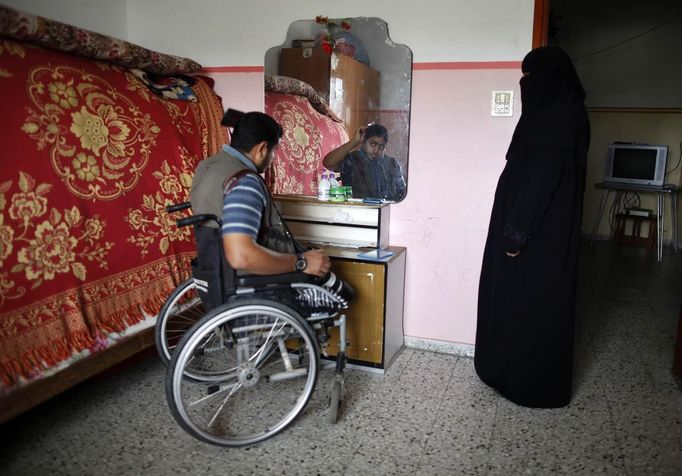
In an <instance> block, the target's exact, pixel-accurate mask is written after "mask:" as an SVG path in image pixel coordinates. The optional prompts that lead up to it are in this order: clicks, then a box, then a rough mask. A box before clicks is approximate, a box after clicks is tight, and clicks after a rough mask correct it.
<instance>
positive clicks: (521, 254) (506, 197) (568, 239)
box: [474, 46, 590, 408]
mask: <svg viewBox="0 0 682 476" xmlns="http://www.w3.org/2000/svg"><path fill="white" fill-rule="evenodd" d="M522 71H523V74H524V76H523V77H522V78H521V81H520V84H521V103H522V114H521V117H520V119H519V122H518V124H517V126H516V130H515V131H514V134H513V136H512V140H511V144H510V145H509V150H508V151H507V163H506V166H505V168H504V170H503V172H502V174H501V176H500V179H499V182H498V185H497V190H496V192H495V201H494V204H493V210H492V215H491V219H490V227H489V230H488V238H487V241H486V245H485V251H484V256H483V267H482V270H481V279H480V284H479V296H478V322H477V329H476V349H475V357H474V363H475V367H476V372H477V373H478V375H479V377H480V378H481V380H482V381H483V382H485V383H486V384H488V385H489V386H491V387H493V388H495V389H496V390H498V391H499V392H500V393H501V394H502V395H503V396H505V397H506V398H508V399H509V400H511V401H513V402H515V403H517V404H519V405H523V406H528V407H545V408H548V407H560V406H564V405H567V404H568V403H569V401H570V399H571V383H572V382H571V377H572V362H573V330H574V307H575V278H576V264H577V255H578V244H579V239H580V225H581V218H582V197H583V190H584V187H585V163H586V156H587V148H588V145H589V135H590V132H589V121H588V119H587V112H586V110H585V106H584V99H585V92H584V90H583V88H582V86H581V84H580V80H579V79H578V75H577V74H576V71H575V68H574V67H573V64H572V63H571V60H570V58H569V57H568V55H566V53H564V52H563V51H562V50H561V49H560V48H557V47H553V46H547V47H542V48H537V49H535V50H533V51H531V52H530V53H529V54H528V55H527V56H526V57H525V58H524V60H523V63H522Z"/></svg>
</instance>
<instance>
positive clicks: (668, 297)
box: [0, 243, 682, 475]
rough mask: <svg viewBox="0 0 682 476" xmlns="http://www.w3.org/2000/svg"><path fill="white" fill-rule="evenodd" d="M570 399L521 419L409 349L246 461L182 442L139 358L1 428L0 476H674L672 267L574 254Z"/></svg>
mask: <svg viewBox="0 0 682 476" xmlns="http://www.w3.org/2000/svg"><path fill="white" fill-rule="evenodd" d="M579 277H580V280H579V295H578V306H577V324H578V325H577V342H576V369H575V396H574V398H573V401H572V403H571V404H570V405H569V406H568V407H566V408H562V409H557V410H537V409H527V408H522V407H518V406H516V405H514V404H512V403H510V402H508V401H506V400H504V399H503V398H500V397H499V396H497V395H496V394H495V393H494V392H493V391H492V390H490V389H489V388H487V387H486V386H484V385H483V384H482V383H481V382H480V381H479V380H478V379H477V378H476V375H475V372H474V369H473V363H472V360H470V359H467V358H460V357H455V356H450V355H443V354H435V353H429V352H424V351H418V350H411V349H407V350H405V351H404V352H403V353H402V354H401V355H400V357H399V358H398V360H397V362H396V363H395V365H394V367H392V368H391V369H390V371H389V372H388V373H387V374H386V375H385V376H383V377H382V376H379V375H376V374H368V373H364V372H360V371H355V370H352V371H349V372H348V374H347V379H346V395H345V396H346V398H345V401H344V403H343V406H342V412H343V414H342V418H341V421H340V422H339V423H338V424H337V425H335V426H330V425H329V424H327V423H326V420H325V411H326V410H325V402H326V400H325V399H326V396H327V395H328V382H329V371H325V372H323V374H322V377H321V382H320V385H319V386H318V390H317V391H316V393H315V396H314V397H313V400H312V401H311V403H310V404H309V405H308V407H307V408H306V410H305V413H304V414H303V416H302V417H301V418H299V419H298V420H297V421H296V422H295V424H294V425H293V426H291V427H290V428H288V429H287V430H285V431H284V432H283V433H280V434H279V435H277V436H276V437H275V438H273V439H271V440H268V441H266V442H264V443H262V444H259V445H256V446H253V447H249V448H244V449H224V448H217V447H212V446H209V445H206V444H204V443H201V442H199V441H196V440H194V439H193V438H191V437H190V436H188V435H187V434H186V433H184V431H183V430H181V429H180V428H179V427H178V425H177V424H176V423H175V422H174V421H173V419H172V417H171V415H170V413H169V411H168V408H167V406H166V401H165V397H164V393H163V392H164V387H163V378H164V369H163V366H162V365H161V364H160V363H159V362H158V361H157V360H156V359H155V358H151V359H148V360H145V361H143V362H141V363H139V364H137V365H135V366H134V367H131V368H129V369H128V370H126V371H124V372H122V373H119V374H116V375H114V376H111V377H108V378H105V379H99V380H95V381H91V382H87V383H85V384H83V385H80V386H78V387H77V388H75V389H73V390H71V391H69V392H66V393H65V394H63V395H61V396H59V397H57V398H55V399H53V400H51V401H49V402H48V403H46V404H44V405H42V406H41V407H39V408H36V409H35V410H34V411H32V412H30V413H28V414H25V415H23V416H21V417H19V418H17V419H15V420H13V421H12V422H10V423H8V424H6V425H4V426H3V427H2V428H1V429H0V431H1V433H0V438H2V439H3V441H4V443H3V444H2V446H1V449H0V452H1V453H0V473H1V474H11V475H15V474H16V475H32V474H39V475H43V474H44V475H48V474H50V475H52V474H69V475H81V474H83V475H85V474H93V475H95V474H97V475H100V474H101V475H110V474H115V475H138V474H144V475H170V474H197V475H203V474H216V475H218V474H219V475H225V474H229V475H242V474H304V475H308V474H346V475H357V474H418V475H456V474H481V475H498V474H499V475H510V474H539V475H547V474H594V473H603V474H613V475H622V474H626V475H642V474H656V475H661V474H665V475H667V474H669V475H680V474H682V391H681V390H680V388H679V387H678V386H677V385H676V383H675V381H674V378H673V376H672V373H671V371H670V368H671V363H672V356H673V347H674V340H675V332H676V327H677V319H678V315H679V310H680V304H681V296H682V293H681V292H680V291H681V290H682V254H680V256H674V255H672V254H671V253H670V251H669V250H667V251H666V255H665V257H664V262H663V263H661V264H659V263H656V261H655V256H654V255H653V254H650V255H648V256H645V255H644V253H643V250H637V249H629V250H627V249H625V250H623V251H622V252H621V253H620V254H616V253H615V250H614V248H612V247H611V246H610V245H609V244H608V243H596V244H595V249H593V250H589V249H588V248H587V246H585V247H584V248H583V250H582V253H581V263H580V274H579Z"/></svg>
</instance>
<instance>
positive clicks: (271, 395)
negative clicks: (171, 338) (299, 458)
mask: <svg viewBox="0 0 682 476" xmlns="http://www.w3.org/2000/svg"><path fill="white" fill-rule="evenodd" d="M195 372H200V373H201V375H202V376H206V375H209V374H210V375H213V376H214V380H213V381H212V382H208V381H206V380H205V379H202V380H196V379H193V378H187V377H188V374H192V373H195ZM318 372H319V349H318V345H317V340H316V339H315V337H314V334H313V332H312V329H311V328H310V326H309V325H308V323H307V322H306V321H305V320H303V318H301V316H300V315H298V314H297V313H296V312H295V311H293V310H292V309H290V308H288V307H286V306H284V305H282V304H279V303H278V302H275V301H269V300H264V299H258V298H245V299H243V300H240V301H239V302H237V303H231V304H226V305H224V306H221V307H219V308H217V309H215V310H213V311H211V312H210V313H209V314H207V315H206V316H205V317H203V318H202V319H201V320H200V321H199V322H197V324H196V325H194V326H193V327H192V329H191V330H190V331H189V332H188V333H186V334H185V336H184V337H183V338H182V339H181V341H180V343H179V344H178V348H177V349H176V352H175V353H174V354H173V358H172V360H171V363H170V366H169V369H168V375H167V378H166V398H167V400H168V405H169V407H170V409H171V413H172V414H173V416H174V417H175V419H176V420H177V421H178V423H179V424H180V426H182V427H183V428H184V429H185V430H186V431H187V432H188V433H190V434H191V435H193V436H194V437H196V438H198V439H200V440H202V441H205V442H207V443H211V444H214V445H218V446H228V447H237V446H243V445H249V444H253V443H257V442H259V441H262V440H265V439H266V438H269V437H271V436H273V435H275V434H276V433H278V432H279V431H281V430H283V429H284V428H285V427H286V426H287V425H289V424H290V423H291V422H292V421H293V420H294V419H295V418H296V416H297V415H298V414H299V413H300V412H301V411H302V410H303V408H304V407H305V406H306V404H307V403H308V401H309V399H310V396H311V394H312V392H313V389H314V388H315V384H316V382H317V376H318Z"/></svg>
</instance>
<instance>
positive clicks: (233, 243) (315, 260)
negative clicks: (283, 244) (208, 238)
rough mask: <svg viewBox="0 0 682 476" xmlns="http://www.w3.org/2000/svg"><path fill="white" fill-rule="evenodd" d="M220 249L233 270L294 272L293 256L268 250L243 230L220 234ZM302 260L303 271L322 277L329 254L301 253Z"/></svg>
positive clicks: (327, 263)
mask: <svg viewBox="0 0 682 476" xmlns="http://www.w3.org/2000/svg"><path fill="white" fill-rule="evenodd" d="M223 248H224V249H225V257H226V258H227V262H228V263H230V266H231V267H232V268H233V269H238V270H241V271H245V272H247V273H250V274H282V273H292V272H294V271H296V255H291V254H287V253H279V252H277V251H272V250H269V249H267V248H265V247H263V246H261V245H259V244H258V243H256V242H255V241H254V239H253V238H252V237H251V236H250V235H248V234H246V233H230V234H228V235H224V236H223ZM303 256H304V257H305V259H306V263H307V264H306V267H305V269H304V270H303V272H304V273H307V274H312V275H315V276H320V277H322V276H324V275H326V274H327V273H328V272H329V267H330V266H331V263H330V261H329V257H328V256H326V255H325V254H323V253H322V252H321V251H319V250H308V251H306V252H305V253H303Z"/></svg>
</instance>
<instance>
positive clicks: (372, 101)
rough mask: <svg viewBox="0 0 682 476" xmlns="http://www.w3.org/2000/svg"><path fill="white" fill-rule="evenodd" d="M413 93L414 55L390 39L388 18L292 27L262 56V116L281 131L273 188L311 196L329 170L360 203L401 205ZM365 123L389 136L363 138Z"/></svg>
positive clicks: (272, 173) (271, 176)
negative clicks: (384, 201)
mask: <svg viewBox="0 0 682 476" xmlns="http://www.w3.org/2000/svg"><path fill="white" fill-rule="evenodd" d="M344 27H345V28H344ZM411 91H412V52H411V51H410V49H409V48H408V47H406V46H404V45H398V44H395V43H393V42H392V41H391V39H390V38H389V36H388V26H387V25H386V22H384V21H383V20H381V19H379V18H367V17H357V18H348V19H342V20H332V19H329V20H326V19H322V23H319V22H316V21H315V20H300V21H296V22H294V23H292V24H291V25H290V26H289V30H288V32H287V36H286V39H285V40H284V43H282V44H281V45H280V46H275V47H273V48H270V49H269V50H268V51H267V52H266V54H265V112H266V113H268V114H270V115H271V116H273V117H274V118H275V119H276V120H277V121H278V122H279V123H280V124H281V125H282V127H283V129H284V136H283V137H282V140H281V141H280V146H279V148H278V149H277V151H276V153H275V157H274V160H273V164H272V167H270V169H268V171H266V174H265V178H266V182H267V183H268V186H269V187H270V189H271V191H272V192H273V193H279V194H298V195H309V196H310V195H313V196H314V195H317V194H318V184H319V181H320V179H321V177H322V175H323V173H326V174H333V175H334V179H335V180H340V181H341V180H343V185H350V186H351V187H352V189H353V196H354V198H364V197H368V196H371V197H372V198H385V199H389V200H394V201H400V200H402V198H404V195H405V189H406V182H407V173H408V151H409V148H408V146H409V127H410V100H411V97H410V95H411ZM368 124H380V125H382V126H384V127H385V130H386V135H385V136H383V135H382V134H378V135H373V136H372V137H365V135H364V134H363V132H364V129H366V128H367V125H368ZM377 130H380V129H378V128H372V129H370V131H377ZM379 143H381V144H379ZM372 148H373V149H376V151H374V152H373V151H372ZM325 157H327V159H325ZM323 160H324V161H325V163H326V164H327V166H328V167H329V170H327V169H326V168H325V166H324V164H323ZM359 161H363V162H362V163H360V162H359ZM363 164H364V166H363ZM342 174H343V175H342ZM396 174H398V175H396ZM398 176H399V177H401V179H404V182H405V183H404V184H403V185H402V190H403V191H402V192H401V191H400V189H401V185H400V183H398V182H401V181H402V180H399V179H398ZM354 182H356V183H354Z"/></svg>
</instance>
